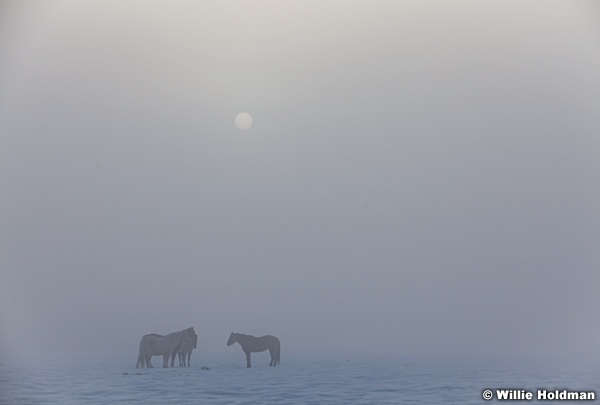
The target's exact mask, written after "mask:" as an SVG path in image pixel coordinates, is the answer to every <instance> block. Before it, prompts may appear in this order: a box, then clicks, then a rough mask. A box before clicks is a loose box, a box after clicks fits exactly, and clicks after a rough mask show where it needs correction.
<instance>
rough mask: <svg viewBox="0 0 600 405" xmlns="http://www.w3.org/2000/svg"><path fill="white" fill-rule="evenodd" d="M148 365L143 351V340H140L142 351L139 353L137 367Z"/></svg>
mask: <svg viewBox="0 0 600 405" xmlns="http://www.w3.org/2000/svg"><path fill="white" fill-rule="evenodd" d="M145 365H146V359H145V357H144V353H142V342H140V351H139V353H138V361H137V364H136V365H135V368H140V367H142V368H144V366H145Z"/></svg>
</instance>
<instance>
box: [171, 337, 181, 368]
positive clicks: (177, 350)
mask: <svg viewBox="0 0 600 405" xmlns="http://www.w3.org/2000/svg"><path fill="white" fill-rule="evenodd" d="M180 348H181V342H179V343H177V345H176V346H175V347H174V348H173V351H172V352H171V367H173V364H175V356H177V353H179V349H180Z"/></svg>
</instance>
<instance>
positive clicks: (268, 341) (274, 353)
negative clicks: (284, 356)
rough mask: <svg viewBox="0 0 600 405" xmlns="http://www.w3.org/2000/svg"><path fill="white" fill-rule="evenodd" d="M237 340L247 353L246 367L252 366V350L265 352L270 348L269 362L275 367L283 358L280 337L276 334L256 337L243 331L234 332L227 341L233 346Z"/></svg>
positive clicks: (270, 365) (228, 344)
mask: <svg viewBox="0 0 600 405" xmlns="http://www.w3.org/2000/svg"><path fill="white" fill-rule="evenodd" d="M235 342H238V343H239V344H240V346H242V350H243V351H244V353H246V367H247V368H250V367H251V364H250V353H252V352H255V353H256V352H264V351H265V350H267V349H268V350H269V354H270V355H271V362H270V363H269V367H275V366H276V365H277V363H281V362H280V358H281V344H280V343H279V339H277V338H276V337H275V336H271V335H266V336H261V337H256V336H252V335H244V334H242V333H233V332H231V335H229V340H228V341H227V346H231V345H232V344H234V343H235Z"/></svg>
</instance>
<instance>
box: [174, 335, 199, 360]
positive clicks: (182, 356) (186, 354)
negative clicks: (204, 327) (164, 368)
mask: <svg viewBox="0 0 600 405" xmlns="http://www.w3.org/2000/svg"><path fill="white" fill-rule="evenodd" d="M196 343H197V339H196V340H192V339H190V338H186V339H185V340H184V342H183V343H181V346H180V347H179V350H178V351H177V354H178V355H179V367H185V360H186V358H187V366H188V367H189V366H190V357H192V350H194V349H195V348H196ZM173 360H174V359H173ZM171 366H173V362H171Z"/></svg>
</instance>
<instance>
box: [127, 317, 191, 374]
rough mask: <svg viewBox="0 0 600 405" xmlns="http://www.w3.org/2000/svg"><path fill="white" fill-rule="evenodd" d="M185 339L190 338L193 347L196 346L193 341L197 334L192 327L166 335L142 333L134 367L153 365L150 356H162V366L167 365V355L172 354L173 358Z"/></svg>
mask: <svg viewBox="0 0 600 405" xmlns="http://www.w3.org/2000/svg"><path fill="white" fill-rule="evenodd" d="M186 339H191V340H192V342H193V343H194V347H196V345H195V342H197V341H198V335H196V332H194V328H193V327H191V328H187V329H185V330H182V331H179V332H173V333H169V334H168V335H166V336H163V335H158V334H156V333H151V334H148V335H144V337H142V340H140V351H139V354H138V361H137V364H136V368H139V367H141V368H144V366H146V367H153V366H152V362H151V359H152V356H163V367H169V356H171V355H173V359H174V358H175V353H176V352H177V350H178V349H179V347H180V346H181V344H182V343H183V342H184V341H186ZM171 366H173V362H171Z"/></svg>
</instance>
